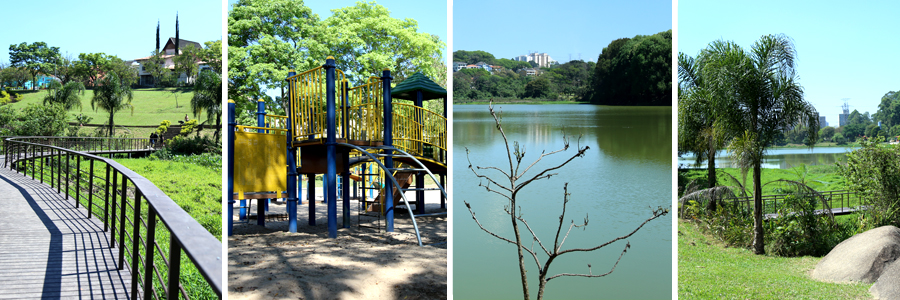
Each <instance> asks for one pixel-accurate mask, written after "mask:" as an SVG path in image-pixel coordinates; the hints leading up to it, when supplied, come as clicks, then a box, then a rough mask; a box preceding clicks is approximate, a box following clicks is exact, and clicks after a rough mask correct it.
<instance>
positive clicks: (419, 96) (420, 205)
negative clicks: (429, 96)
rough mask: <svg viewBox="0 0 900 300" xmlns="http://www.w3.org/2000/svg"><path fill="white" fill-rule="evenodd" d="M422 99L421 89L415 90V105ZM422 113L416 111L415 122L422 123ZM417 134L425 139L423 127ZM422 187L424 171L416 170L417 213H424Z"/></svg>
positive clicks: (420, 144)
mask: <svg viewBox="0 0 900 300" xmlns="http://www.w3.org/2000/svg"><path fill="white" fill-rule="evenodd" d="M422 100H423V99H422V91H421V90H418V91H416V103H415V105H416V106H418V107H424V105H423V103H422ZM424 113H425V112H424V111H421V110H420V111H418V113H417V114H416V122H417V123H419V124H423V123H424V121H425V120H423V119H424V116H423V115H422V114H424ZM423 125H424V124H423ZM418 134H419V136H418V138H419V140H420V141H422V140H425V139H424V138H423V137H422V134H423V127H419V132H418ZM418 144H419V151H422V156H424V155H425V148H424V147H425V145H424V144H423V143H422V142H418ZM424 188H425V173H423V172H417V173H416V213H418V214H424V213H425V191H424V190H423V189H424Z"/></svg>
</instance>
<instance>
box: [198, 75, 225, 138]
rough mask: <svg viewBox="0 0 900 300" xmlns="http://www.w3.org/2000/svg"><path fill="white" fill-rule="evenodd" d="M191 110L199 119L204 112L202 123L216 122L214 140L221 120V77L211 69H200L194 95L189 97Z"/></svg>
mask: <svg viewBox="0 0 900 300" xmlns="http://www.w3.org/2000/svg"><path fill="white" fill-rule="evenodd" d="M191 112H192V113H193V114H194V117H197V118H198V119H199V117H200V114H201V113H203V112H206V121H205V122H204V123H212V122H213V119H215V122H216V133H215V134H214V136H215V138H216V140H217V141H218V140H219V128H220V127H221V126H220V125H221V122H222V78H221V77H220V76H219V74H218V73H216V72H213V71H201V72H200V74H199V75H198V77H197V81H196V82H195V83H194V97H193V98H191Z"/></svg>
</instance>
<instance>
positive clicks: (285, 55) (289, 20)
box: [228, 0, 446, 111]
mask: <svg viewBox="0 0 900 300" xmlns="http://www.w3.org/2000/svg"><path fill="white" fill-rule="evenodd" d="M232 7H233V9H232V11H231V13H229V15H228V31H229V35H228V46H229V47H228V70H229V72H228V73H229V74H228V87H229V89H228V91H229V98H230V99H233V100H235V102H236V103H237V104H238V110H239V111H249V110H252V109H254V107H255V99H259V98H263V96H264V93H265V90H266V89H272V88H279V87H285V81H284V79H285V78H287V74H288V71H290V70H291V69H294V70H296V71H298V72H299V71H303V70H307V69H311V68H314V67H317V66H320V65H322V64H324V63H325V58H326V57H327V56H334V57H335V59H336V61H337V64H338V68H339V69H341V70H342V71H344V72H345V74H346V75H348V79H349V80H350V81H351V84H352V85H356V84H359V83H362V82H364V81H365V80H366V79H367V78H368V77H369V76H378V74H380V73H381V70H382V69H384V68H389V69H390V70H391V72H392V76H394V78H395V80H397V81H400V80H402V79H404V78H406V77H407V76H410V75H412V74H414V73H415V72H417V71H421V72H422V73H424V74H425V75H428V76H429V77H431V78H433V79H435V78H446V75H442V74H443V73H445V72H446V68H445V67H442V66H443V64H442V63H441V62H442V60H443V59H441V56H442V50H443V48H444V47H445V44H444V42H442V41H440V40H439V39H438V38H437V36H434V35H431V34H428V33H422V32H419V31H418V24H417V22H416V21H415V20H413V19H405V20H400V19H395V18H392V17H391V16H390V12H389V11H388V9H387V8H385V7H383V6H381V5H378V4H375V2H368V3H367V2H357V4H356V5H354V6H350V7H344V8H339V9H334V10H332V13H333V15H332V16H331V17H329V18H327V19H325V20H320V19H319V15H317V14H315V13H314V12H313V11H312V9H310V8H309V7H307V6H305V5H304V4H303V1H301V0H240V1H238V2H237V3H235V4H234V5H233V6H232ZM438 84H444V83H441V82H438Z"/></svg>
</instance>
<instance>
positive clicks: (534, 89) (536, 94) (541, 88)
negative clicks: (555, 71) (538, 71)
mask: <svg viewBox="0 0 900 300" xmlns="http://www.w3.org/2000/svg"><path fill="white" fill-rule="evenodd" d="M552 93H553V91H552V90H551V87H550V80H549V79H547V78H546V77H543V76H541V77H538V78H536V79H535V80H532V81H530V82H528V84H526V85H525V97H528V98H534V99H544V98H547V97H549V96H550V94H552Z"/></svg>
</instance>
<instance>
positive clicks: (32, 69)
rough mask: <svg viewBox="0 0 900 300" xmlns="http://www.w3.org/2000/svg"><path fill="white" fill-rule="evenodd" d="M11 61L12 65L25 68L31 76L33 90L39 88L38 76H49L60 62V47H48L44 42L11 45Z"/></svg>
mask: <svg viewBox="0 0 900 300" xmlns="http://www.w3.org/2000/svg"><path fill="white" fill-rule="evenodd" d="M9 60H10V63H12V65H14V66H17V67H23V68H25V69H26V70H28V72H29V73H30V74H31V78H32V82H33V83H34V84H32V85H31V88H32V89H36V88H37V75H38V74H39V73H44V74H49V73H50V72H51V71H52V70H53V69H54V68H55V65H56V64H57V61H58V60H59V47H50V46H47V43H44V42H34V43H31V44H27V43H25V42H23V43H21V44H18V45H16V44H12V45H9Z"/></svg>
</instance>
